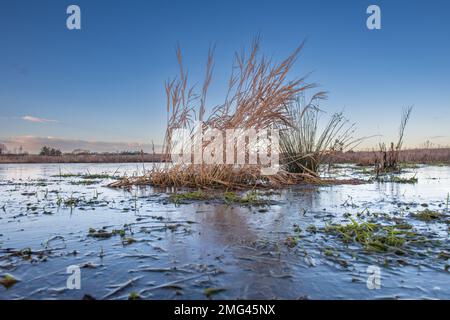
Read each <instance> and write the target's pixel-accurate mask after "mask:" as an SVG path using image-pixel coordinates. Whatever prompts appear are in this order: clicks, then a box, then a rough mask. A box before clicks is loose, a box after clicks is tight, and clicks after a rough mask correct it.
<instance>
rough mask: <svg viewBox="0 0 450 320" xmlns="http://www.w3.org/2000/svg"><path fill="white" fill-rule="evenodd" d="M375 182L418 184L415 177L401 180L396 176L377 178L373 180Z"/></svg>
mask: <svg viewBox="0 0 450 320" xmlns="http://www.w3.org/2000/svg"><path fill="white" fill-rule="evenodd" d="M375 181H377V182H391V183H409V184H415V183H417V182H418V179H417V178H416V177H415V176H414V177H411V178H402V177H398V176H394V175H389V176H378V178H375Z"/></svg>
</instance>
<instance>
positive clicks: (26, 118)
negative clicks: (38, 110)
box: [21, 116, 58, 123]
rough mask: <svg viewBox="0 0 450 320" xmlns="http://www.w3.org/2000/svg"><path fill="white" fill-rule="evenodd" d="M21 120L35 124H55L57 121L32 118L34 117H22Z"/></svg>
mask: <svg viewBox="0 0 450 320" xmlns="http://www.w3.org/2000/svg"><path fill="white" fill-rule="evenodd" d="M21 119H22V120H24V121H29V122H35V123H57V122H58V120H53V119H45V118H38V117H34V116H23V117H22V118H21Z"/></svg>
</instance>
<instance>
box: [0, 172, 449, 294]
mask: <svg viewBox="0 0 450 320" xmlns="http://www.w3.org/2000/svg"><path fill="white" fill-rule="evenodd" d="M145 166H147V168H148V167H150V166H151V164H145ZM143 169H144V168H143V165H142V164H64V165H58V164H11V165H0V283H1V285H0V298H2V299H82V298H95V299H128V298H131V299H135V298H147V299H208V298H210V299H216V298H217V299H227V298H243V299H272V298H277V299H336V298H337V299H361V298H362V299H383V298H387V299H403V298H420V299H421V298H425V299H450V286H449V285H450V269H449V268H450V267H449V264H450V260H449V258H450V244H449V226H450V225H449V222H450V217H449V215H450V212H449V199H448V194H449V192H450V167H448V166H418V167H411V168H404V169H403V172H404V173H402V174H401V175H396V176H387V177H384V178H383V179H382V181H375V180H373V177H372V175H371V171H370V168H359V167H355V166H349V165H341V166H335V167H334V168H331V170H330V171H328V172H325V173H324V175H326V176H331V177H333V178H339V179H346V180H347V179H353V178H358V179H363V180H366V181H367V183H362V184H344V185H333V186H327V185H324V186H312V185H305V186H299V187H296V188H289V189H285V190H281V191H278V190H272V191H259V192H249V193H246V194H245V193H244V194H240V193H233V192H226V193H225V192H223V191H222V192H200V191H197V192H190V193H187V194H185V193H182V192H181V193H180V192H178V193H177V194H171V193H170V192H168V191H172V190H155V189H153V188H150V187H147V188H142V187H141V188H131V189H111V188H108V187H106V185H107V184H108V183H110V182H112V181H114V179H115V178H116V177H120V176H123V175H125V174H127V175H133V174H136V173H137V172H141V173H142V170H143ZM71 266H72V267H71ZM73 266H75V268H77V267H79V268H80V269H79V270H80V284H81V288H80V289H71V286H69V288H68V287H67V280H68V278H69V277H70V276H71V275H73V273H72V271H71V270H74V269H73V268H74V267H73ZM68 268H69V271H70V272H69V273H68ZM368 271H369V272H368ZM368 279H369V283H368ZM69 282H70V281H69ZM370 288H372V289H370Z"/></svg>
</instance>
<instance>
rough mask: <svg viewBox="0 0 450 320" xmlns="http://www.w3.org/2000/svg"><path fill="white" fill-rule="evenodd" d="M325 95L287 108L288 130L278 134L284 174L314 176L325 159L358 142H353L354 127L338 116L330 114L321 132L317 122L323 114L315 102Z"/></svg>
mask: <svg viewBox="0 0 450 320" xmlns="http://www.w3.org/2000/svg"><path fill="white" fill-rule="evenodd" d="M325 98H326V96H325V94H323V93H321V94H316V95H314V96H313V97H312V99H311V100H310V101H309V102H308V103H306V102H305V97H304V96H303V95H301V96H298V97H297V98H296V99H295V100H294V101H292V102H291V103H290V104H289V105H288V109H289V113H290V116H291V119H292V126H291V127H286V128H284V129H283V130H282V131H281V132H280V153H281V157H282V163H283V165H284V167H285V168H286V170H287V171H289V172H293V173H303V174H309V175H311V176H314V177H317V176H318V169H319V166H320V164H321V163H322V161H323V159H324V157H325V156H327V155H331V154H336V153H341V152H343V151H344V150H346V149H349V148H353V147H355V146H356V145H358V143H359V142H360V141H361V139H355V138H354V137H353V134H354V132H355V125H354V124H351V123H349V122H348V120H347V119H346V118H345V117H344V116H343V113H342V112H338V113H334V114H332V115H331V118H330V119H329V121H328V122H327V124H326V125H325V127H324V128H323V129H320V126H319V118H320V115H321V114H322V113H323V111H322V110H320V108H319V105H318V103H319V101H320V100H321V99H325Z"/></svg>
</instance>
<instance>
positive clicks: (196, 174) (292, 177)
mask: <svg viewBox="0 0 450 320" xmlns="http://www.w3.org/2000/svg"><path fill="white" fill-rule="evenodd" d="M360 183H365V182H364V181H362V180H357V179H350V180H322V179H320V178H318V177H316V176H312V175H309V174H305V173H289V172H287V171H284V170H280V171H279V172H278V173H277V174H274V175H269V176H263V175H261V173H260V167H258V166H244V167H239V168H236V167H233V166H229V165H216V166H196V165H189V166H172V167H169V166H163V167H162V168H156V169H153V170H152V171H150V172H149V173H148V174H146V175H144V176H139V177H129V178H128V177H125V178H123V179H121V180H118V181H115V182H113V183H111V184H109V185H108V186H109V187H112V188H129V187H132V186H147V185H148V186H153V187H161V188H167V187H175V188H193V189H226V190H246V189H254V188H257V189H279V188H284V187H288V186H294V185H300V184H321V185H327V184H328V185H329V184H360Z"/></svg>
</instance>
